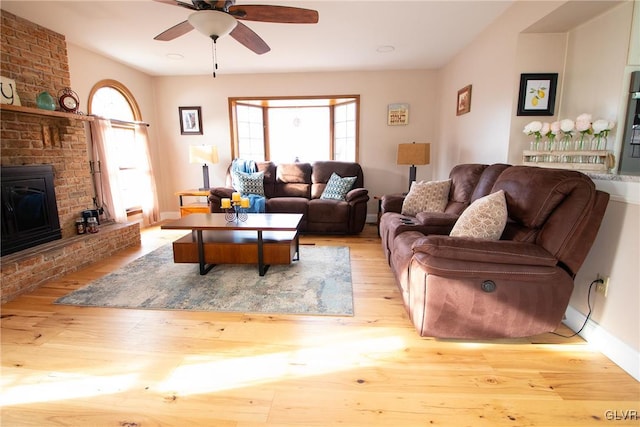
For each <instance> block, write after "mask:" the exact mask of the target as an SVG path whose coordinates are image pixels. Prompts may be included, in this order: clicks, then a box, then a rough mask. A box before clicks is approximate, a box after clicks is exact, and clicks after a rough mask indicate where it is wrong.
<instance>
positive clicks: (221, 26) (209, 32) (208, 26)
mask: <svg viewBox="0 0 640 427" xmlns="http://www.w3.org/2000/svg"><path fill="white" fill-rule="evenodd" d="M188 21H189V23H190V24H191V26H192V27H193V28H195V29H196V30H198V31H199V32H201V33H202V34H204V35H205V36H207V37H213V36H216V37H222V36H226V35H227V34H229V33H230V32H231V31H233V29H234V28H235V27H236V25H237V24H238V21H236V18H234V17H233V16H231V15H229V14H228V13H225V12H220V11H218V10H201V11H198V12H194V13H192V14H191V15H189V18H188Z"/></svg>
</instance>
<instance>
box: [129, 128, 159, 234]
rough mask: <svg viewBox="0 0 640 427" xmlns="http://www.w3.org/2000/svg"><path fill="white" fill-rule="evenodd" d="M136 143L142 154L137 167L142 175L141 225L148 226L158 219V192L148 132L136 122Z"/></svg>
mask: <svg viewBox="0 0 640 427" xmlns="http://www.w3.org/2000/svg"><path fill="white" fill-rule="evenodd" d="M135 132H136V144H139V146H140V147H141V149H142V150H141V151H143V152H144V155H143V156H141V158H140V159H139V161H140V163H139V165H138V169H139V170H140V171H141V172H142V174H143V176H144V181H145V182H144V183H143V185H144V187H145V189H144V190H143V191H142V195H141V204H142V218H143V225H145V226H149V225H151V224H154V223H156V222H158V221H159V220H160V210H159V209H158V193H157V191H156V179H155V175H154V174H153V167H152V165H151V154H150V151H149V132H148V131H147V126H146V125H141V124H137V125H136V127H135Z"/></svg>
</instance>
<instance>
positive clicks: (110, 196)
mask: <svg viewBox="0 0 640 427" xmlns="http://www.w3.org/2000/svg"><path fill="white" fill-rule="evenodd" d="M90 127H91V140H92V142H93V148H92V153H93V160H94V165H95V166H94V171H95V173H94V182H95V188H96V196H97V197H98V200H99V203H98V204H99V206H102V207H103V208H104V209H105V212H106V216H107V218H109V219H114V220H115V221H116V222H127V220H128V219H127V211H126V206H125V203H124V200H123V198H122V193H121V191H120V188H121V186H120V182H119V177H120V165H119V162H118V152H117V151H116V147H115V145H114V144H113V143H111V144H110V143H109V141H114V139H113V138H114V136H113V132H112V127H111V121H110V120H108V119H101V118H96V119H95V120H94V121H92V122H90ZM134 131H135V143H136V146H137V147H138V150H133V152H134V153H136V154H137V156H135V163H136V169H137V170H138V171H139V172H140V175H141V182H139V183H137V184H138V185H137V186H136V187H137V188H138V189H139V193H140V194H139V197H140V198H139V200H140V205H141V206H142V220H143V225H144V226H149V225H151V224H154V223H156V222H158V221H159V220H160V212H159V209H158V195H157V192H156V180H155V176H154V174H153V168H152V166H151V156H150V153H149V135H148V132H147V126H146V125H141V124H136V125H135V128H134Z"/></svg>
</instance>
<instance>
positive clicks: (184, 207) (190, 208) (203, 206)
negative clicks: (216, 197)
mask: <svg viewBox="0 0 640 427" xmlns="http://www.w3.org/2000/svg"><path fill="white" fill-rule="evenodd" d="M176 196H178V197H179V198H180V217H181V218H182V217H185V216H187V215H189V214H192V213H211V209H210V207H209V202H207V203H203V202H192V203H187V204H185V203H184V199H183V198H184V197H207V196H209V190H184V191H178V192H177V193H176Z"/></svg>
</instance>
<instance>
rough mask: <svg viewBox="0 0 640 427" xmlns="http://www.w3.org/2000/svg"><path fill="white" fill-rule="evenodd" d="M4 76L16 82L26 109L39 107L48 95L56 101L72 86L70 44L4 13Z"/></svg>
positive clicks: (0, 65) (0, 45) (1, 47)
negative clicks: (41, 96) (41, 98)
mask: <svg viewBox="0 0 640 427" xmlns="http://www.w3.org/2000/svg"><path fill="white" fill-rule="evenodd" d="M0 17H1V19H2V21H1V25H0V29H1V33H2V39H1V40H0V41H1V43H0V50H1V51H2V60H1V62H0V69H1V70H2V76H4V77H8V78H10V79H13V80H15V81H16V86H17V90H18V94H19V95H20V100H21V102H22V105H24V106H27V107H35V106H36V97H37V96H38V94H39V93H40V92H42V91H47V92H49V93H50V94H51V95H53V96H54V97H55V96H56V95H57V94H58V91H59V90H60V89H63V88H65V87H69V86H71V76H70V74H69V63H68V59H67V42H66V40H65V38H64V36H63V35H62V34H58V33H56V32H53V31H51V30H49V29H47V28H44V27H41V26H39V25H36V24H34V23H33V22H30V21H27V20H26V19H22V18H20V17H18V16H16V15H13V14H11V13H9V12H6V11H4V10H0Z"/></svg>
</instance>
